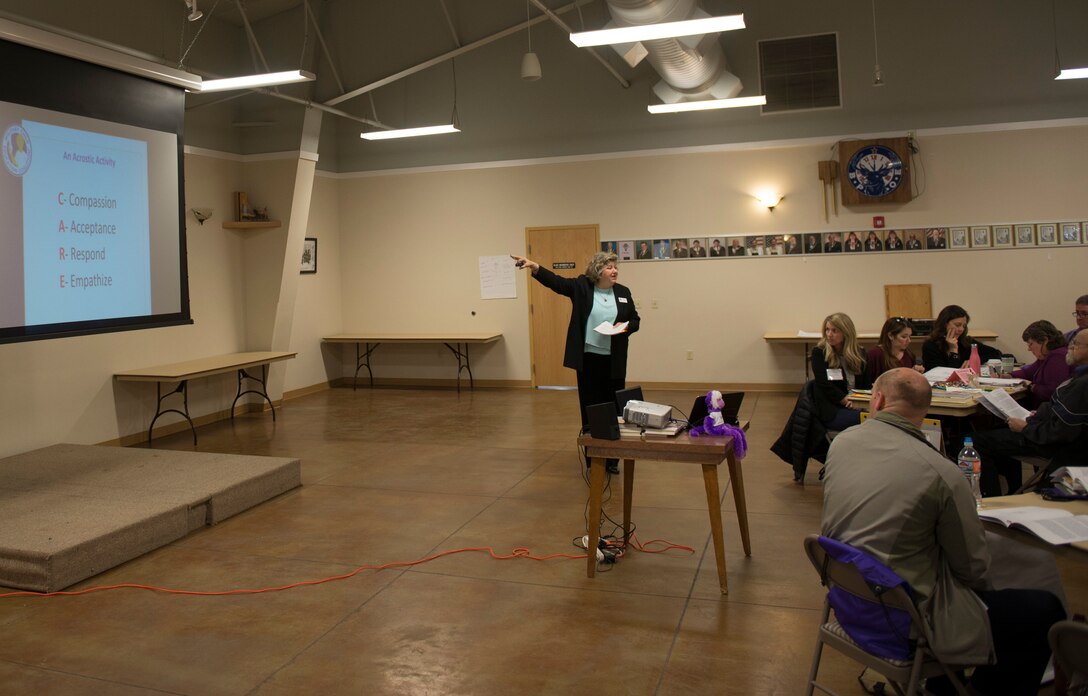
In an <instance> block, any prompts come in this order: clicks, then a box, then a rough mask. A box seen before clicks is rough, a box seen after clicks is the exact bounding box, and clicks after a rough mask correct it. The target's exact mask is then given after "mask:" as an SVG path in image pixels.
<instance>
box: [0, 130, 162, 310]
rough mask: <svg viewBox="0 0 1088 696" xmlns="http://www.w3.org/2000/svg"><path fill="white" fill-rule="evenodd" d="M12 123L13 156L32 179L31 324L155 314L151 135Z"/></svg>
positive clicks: (26, 189) (27, 230)
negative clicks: (150, 212)
mask: <svg viewBox="0 0 1088 696" xmlns="http://www.w3.org/2000/svg"><path fill="white" fill-rule="evenodd" d="M12 131H14V132H12ZM7 132H8V133H9V135H8V136H6V137H5V139H4V140H5V144H7V145H8V147H7V150H6V152H5V164H6V165H7V166H8V168H9V170H11V169H13V167H12V165H13V164H14V165H15V167H14V169H15V171H12V172H11V173H12V174H16V175H17V176H18V175H19V172H21V179H22V198H23V206H22V208H23V286H24V303H25V304H24V311H25V321H26V323H27V324H28V325H35V324H50V323H57V322H68V321H79V320H88V319H105V318H112V317H129V316H136V315H143V314H148V313H150V311H151V267H150V259H149V232H150V230H149V217H148V190H147V178H148V175H147V144H146V143H144V142H142V141H139V140H130V139H126V138H119V137H115V136H110V135H103V134H100V133H91V132H87V131H80V130H75V129H72V128H64V127H61V126H54V125H49V124H45V123H37V122H34V121H22V122H21V123H19V124H17V125H15V126H12V127H9V128H8V129H7ZM12 155H13V156H12Z"/></svg>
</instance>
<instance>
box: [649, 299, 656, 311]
mask: <svg viewBox="0 0 1088 696" xmlns="http://www.w3.org/2000/svg"><path fill="white" fill-rule="evenodd" d="M650 309H657V298H654V299H652V300H650Z"/></svg>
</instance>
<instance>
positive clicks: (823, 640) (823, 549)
mask: <svg viewBox="0 0 1088 696" xmlns="http://www.w3.org/2000/svg"><path fill="white" fill-rule="evenodd" d="M805 553H807V554H808V558H809V560H810V561H812V565H813V566H814V567H815V568H816V571H817V572H818V573H819V574H820V582H821V583H822V584H823V585H824V586H826V587H827V588H828V593H827V597H826V598H825V599H824V609H823V616H822V617H821V619H820V628H819V630H818V631H817V633H816V652H815V654H814V655H813V657H812V668H811V670H810V671H809V678H808V684H807V685H806V687H805V695H806V696H812V693H813V690H814V689H819V690H820V691H822V692H823V693H826V694H832V696H837V694H836V693H835V692H834V691H832V690H831V689H829V688H828V687H826V686H824V685H823V684H820V683H819V682H818V681H817V675H818V672H819V670H820V656H821V654H822V652H823V647H824V645H828V646H829V647H832V648H834V649H835V650H837V651H839V652H840V653H842V654H844V655H846V656H847V657H849V658H851V659H853V660H855V661H856V662H859V663H861V664H862V665H865V666H866V667H869V668H871V669H872V670H874V671H876V672H879V673H880V674H882V675H884V677H885V678H886V679H887V680H888V683H889V684H890V685H891V687H892V688H893V689H894V690H895V693H897V694H900V696H904V695H906V694H909V695H910V696H914V695H915V694H918V693H922V679H924V678H926V677H932V676H937V675H940V674H943V675H946V676H947V677H948V678H949V681H951V682H952V684H953V685H954V687H955V688H956V691H957V692H958V693H959V694H961V695H962V696H967V690H966V688H965V687H964V686H963V684H961V683H960V681H959V679H958V678H957V677H956V675H955V674H954V673H953V669H955V667H950V666H948V665H945V664H944V663H942V662H941V661H940V660H939V659H938V658H937V656H936V655H935V654H934V653H933V651H932V650H931V649H930V647H929V646H930V644H931V642H932V640H931V638H932V636H931V635H930V631H929V626H928V625H927V624H926V622H925V621H924V620H923V619H922V617H921V615H920V614H919V613H918V608H917V606H915V604H914V599H913V597H912V595H911V590H910V585H908V584H907V581H906V580H903V579H902V578H901V577H899V576H898V575H896V574H895V573H894V572H893V571H892V570H891V569H890V568H888V567H887V566H886V565H884V564H883V563H881V562H880V561H877V560H876V559H875V558H873V557H872V556H869V555H868V554H866V553H864V552H862V551H859V550H858V549H855V548H853V547H851V546H849V545H847V544H843V543H841V542H838V541H835V540H834V539H829V538H827V537H823V536H818V535H816V534H810V535H809V536H807V537H805ZM832 608H834V609H835V618H834V620H832V619H831V610H832ZM904 685H905V689H904Z"/></svg>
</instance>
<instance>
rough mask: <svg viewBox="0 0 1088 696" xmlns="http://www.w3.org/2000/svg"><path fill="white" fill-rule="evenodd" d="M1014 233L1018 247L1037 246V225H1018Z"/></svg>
mask: <svg viewBox="0 0 1088 696" xmlns="http://www.w3.org/2000/svg"><path fill="white" fill-rule="evenodd" d="M1013 231H1014V232H1015V238H1016V246H1018V247H1019V246H1035V225H1017V226H1016V227H1015V228H1013Z"/></svg>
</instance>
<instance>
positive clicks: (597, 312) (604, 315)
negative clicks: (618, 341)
mask: <svg viewBox="0 0 1088 696" xmlns="http://www.w3.org/2000/svg"><path fill="white" fill-rule="evenodd" d="M602 321H607V322H608V323H609V324H615V323H616V294H615V293H614V292H612V288H608V289H607V290H602V289H600V288H593V309H591V310H590V311H589V319H587V320H586V352H587V353H596V354H597V355H611V354H612V337H611V336H605V335H604V334H601V333H597V332H596V331H594V330H593V327H595V326H598V325H600V323H601V322H602Z"/></svg>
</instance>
